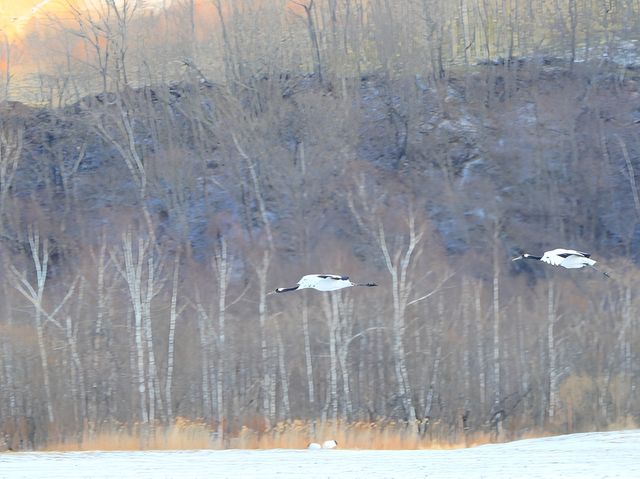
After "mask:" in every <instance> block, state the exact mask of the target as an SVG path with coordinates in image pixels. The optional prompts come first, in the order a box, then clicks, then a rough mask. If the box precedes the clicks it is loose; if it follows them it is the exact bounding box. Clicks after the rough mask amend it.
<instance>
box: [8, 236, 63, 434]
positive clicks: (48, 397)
mask: <svg viewBox="0 0 640 479" xmlns="http://www.w3.org/2000/svg"><path fill="white" fill-rule="evenodd" d="M28 241H29V247H30V249H31V259H32V260H33V265H34V269H35V272H36V283H35V287H34V286H33V285H32V284H31V283H30V282H29V280H28V279H27V278H26V275H25V274H22V273H20V272H18V271H17V270H16V269H15V267H13V266H10V271H11V272H12V273H13V275H14V276H15V278H16V281H17V282H16V284H15V288H16V289H17V290H18V291H19V292H20V293H21V294H22V295H23V296H24V297H26V298H27V299H29V301H30V302H31V304H33V306H34V309H35V311H34V315H33V319H34V322H35V326H36V337H37V340H38V352H39V355H40V365H41V367H42V376H43V383H44V384H43V385H44V392H45V402H46V404H45V406H46V408H47V418H48V419H49V424H50V425H51V424H53V422H54V419H55V417H54V413H53V396H52V394H51V380H50V371H49V356H48V351H47V346H46V342H45V331H44V322H43V314H44V313H45V310H44V305H43V299H44V287H45V283H46V280H47V271H48V265H49V241H48V239H47V238H45V239H44V240H43V241H42V244H41V243H40V234H39V233H38V232H37V231H36V230H35V229H34V228H33V227H29V231H28Z"/></svg>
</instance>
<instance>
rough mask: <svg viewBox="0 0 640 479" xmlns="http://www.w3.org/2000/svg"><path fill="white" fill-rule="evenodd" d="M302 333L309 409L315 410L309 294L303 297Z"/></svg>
mask: <svg viewBox="0 0 640 479" xmlns="http://www.w3.org/2000/svg"><path fill="white" fill-rule="evenodd" d="M302 301H303V302H302V334H303V336H304V357H305V366H306V373H307V393H308V397H309V409H310V410H311V412H312V413H313V412H314V410H315V387H314V384H313V362H312V359H311V338H310V335H309V304H308V300H307V296H306V295H305V296H304V298H303V299H302Z"/></svg>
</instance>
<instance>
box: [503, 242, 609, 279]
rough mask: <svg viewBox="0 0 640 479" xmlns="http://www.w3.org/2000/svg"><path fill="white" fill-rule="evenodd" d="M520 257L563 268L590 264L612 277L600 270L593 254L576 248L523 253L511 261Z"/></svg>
mask: <svg viewBox="0 0 640 479" xmlns="http://www.w3.org/2000/svg"><path fill="white" fill-rule="evenodd" d="M519 259H536V260H538V261H542V262H544V263H547V264H550V265H553V266H562V267H563V268H568V269H574V268H584V267H585V266H589V267H590V268H593V269H595V270H596V271H599V272H600V273H602V274H604V275H605V276H606V277H607V278H609V277H610V276H609V275H608V274H607V273H605V272H604V271H600V270H599V269H598V268H596V267H595V266H594V265H595V264H596V261H595V260H593V259H591V254H589V253H583V252H582V251H576V250H574V249H563V248H558V249H553V250H551V251H545V253H544V254H543V255H542V256H535V255H532V254H529V253H523V254H521V255H520V256H518V257H517V258H513V259H512V260H511V261H516V260H519Z"/></svg>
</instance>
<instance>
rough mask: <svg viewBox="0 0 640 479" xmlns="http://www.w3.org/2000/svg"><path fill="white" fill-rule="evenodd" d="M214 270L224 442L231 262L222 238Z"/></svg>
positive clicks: (219, 404) (219, 409) (220, 427)
mask: <svg viewBox="0 0 640 479" xmlns="http://www.w3.org/2000/svg"><path fill="white" fill-rule="evenodd" d="M213 261H214V268H215V270H216V275H217V277H218V354H217V357H218V374H217V386H216V390H217V395H218V397H217V423H218V439H219V440H220V441H224V408H225V392H226V391H225V389H226V376H227V361H226V357H227V347H226V344H227V343H226V314H227V287H228V285H229V281H230V279H231V262H230V259H229V253H228V250H227V242H226V240H225V239H224V237H222V236H220V238H219V247H218V248H217V250H216V252H215V254H214V258H213Z"/></svg>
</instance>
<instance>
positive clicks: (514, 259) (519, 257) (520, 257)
mask: <svg viewBox="0 0 640 479" xmlns="http://www.w3.org/2000/svg"><path fill="white" fill-rule="evenodd" d="M522 258H524V255H520V256H518V257H517V258H513V259H512V260H511V261H517V260H519V259H522Z"/></svg>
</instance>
